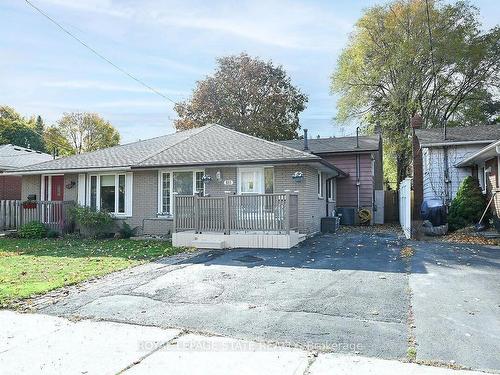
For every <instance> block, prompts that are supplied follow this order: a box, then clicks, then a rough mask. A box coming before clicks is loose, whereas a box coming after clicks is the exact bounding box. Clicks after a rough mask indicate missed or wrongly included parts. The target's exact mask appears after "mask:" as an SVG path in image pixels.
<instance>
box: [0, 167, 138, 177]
mask: <svg viewBox="0 0 500 375" xmlns="http://www.w3.org/2000/svg"><path fill="white" fill-rule="evenodd" d="M129 170H131V168H130V167H106V168H75V169H43V170H36V171H23V170H18V171H16V170H13V171H9V172H4V173H2V175H6V176H33V175H40V174H66V173H88V172H113V171H129Z"/></svg>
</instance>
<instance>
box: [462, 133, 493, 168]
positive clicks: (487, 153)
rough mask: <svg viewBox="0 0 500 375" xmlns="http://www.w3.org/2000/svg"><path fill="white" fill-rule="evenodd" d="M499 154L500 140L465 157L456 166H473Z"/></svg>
mask: <svg viewBox="0 0 500 375" xmlns="http://www.w3.org/2000/svg"><path fill="white" fill-rule="evenodd" d="M499 155H500V140H498V141H496V142H493V143H491V144H489V145H488V146H486V147H484V148H483V149H481V150H479V151H478V152H476V153H475V154H473V155H472V156H469V157H468V158H467V159H464V160H462V161H461V162H460V163H457V164H456V165H455V166H456V167H457V168H465V167H472V166H473V165H476V164H481V163H483V162H484V161H486V160H489V159H492V158H495V157H497V156H499Z"/></svg>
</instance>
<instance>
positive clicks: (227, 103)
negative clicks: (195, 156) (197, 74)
mask: <svg viewBox="0 0 500 375" xmlns="http://www.w3.org/2000/svg"><path fill="white" fill-rule="evenodd" d="M217 65H218V66H217V70H216V72H215V73H214V75H213V76H209V77H207V78H205V79H204V80H202V81H198V82H197V84H196V88H195V89H194V91H193V95H192V97H191V98H190V99H189V100H188V101H186V102H182V103H179V104H178V105H176V106H175V110H176V112H177V114H178V115H179V119H178V120H177V121H176V122H175V127H176V128H177V129H178V130H184V129H189V128H194V127H200V126H203V125H206V124H208V123H218V124H221V125H224V126H227V127H229V128H232V129H235V130H238V131H241V132H243V133H247V134H251V135H255V136H258V137H261V138H265V139H268V140H284V139H290V138H295V137H297V130H298V129H300V125H299V114H300V112H302V111H303V110H304V109H305V106H306V103H307V96H306V95H304V94H303V93H302V92H301V91H300V90H299V89H298V88H297V87H295V86H293V85H292V82H291V79H290V77H288V76H287V74H286V72H285V70H284V69H283V67H282V66H275V65H274V64H273V63H272V62H270V61H269V62H265V61H262V60H260V59H258V58H252V57H250V56H249V55H247V54H245V53H242V54H240V55H237V56H227V57H221V58H219V59H217Z"/></svg>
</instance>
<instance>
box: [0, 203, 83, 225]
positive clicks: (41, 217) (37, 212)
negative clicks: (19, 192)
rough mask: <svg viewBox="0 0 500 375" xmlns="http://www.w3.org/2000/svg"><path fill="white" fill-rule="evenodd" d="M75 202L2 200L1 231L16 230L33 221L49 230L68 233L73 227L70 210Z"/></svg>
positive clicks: (0, 204)
mask: <svg viewBox="0 0 500 375" xmlns="http://www.w3.org/2000/svg"><path fill="white" fill-rule="evenodd" d="M73 205H74V202H73V201H28V202H22V201H20V200H0V230H16V229H19V228H20V227H21V226H22V225H24V224H27V223H29V222H32V221H38V222H40V223H43V224H45V226H46V227H47V228H48V229H51V230H55V231H58V232H66V231H67V230H68V228H69V227H70V225H71V222H70V220H69V217H68V210H69V208H70V207H72V206H73Z"/></svg>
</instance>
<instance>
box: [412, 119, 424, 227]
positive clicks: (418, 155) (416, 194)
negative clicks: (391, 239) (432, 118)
mask: <svg viewBox="0 0 500 375" xmlns="http://www.w3.org/2000/svg"><path fill="white" fill-rule="evenodd" d="M422 123H423V120H422V116H420V115H419V114H416V115H415V116H413V117H412V118H411V121H410V124H411V127H412V133H413V141H412V155H413V219H414V220H415V219H416V220H419V219H420V207H421V206H422V201H423V199H424V172H423V168H422V150H421V148H420V142H419V140H418V138H417V136H416V134H415V130H416V129H420V128H421V127H422Z"/></svg>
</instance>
